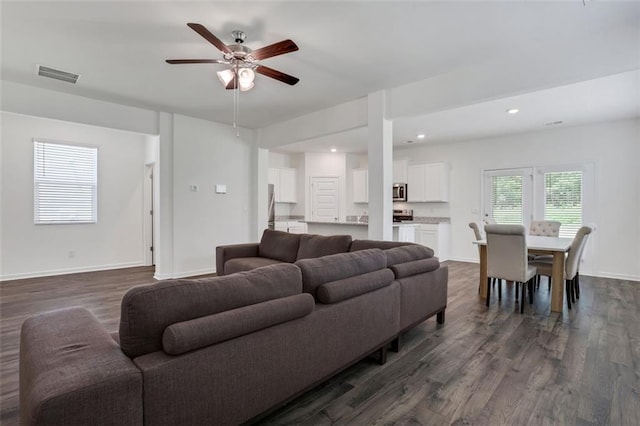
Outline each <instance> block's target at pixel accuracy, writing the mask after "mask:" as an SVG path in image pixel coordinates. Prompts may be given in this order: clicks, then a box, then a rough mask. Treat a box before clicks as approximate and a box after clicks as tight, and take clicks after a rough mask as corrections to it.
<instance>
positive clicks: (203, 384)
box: [20, 230, 448, 425]
mask: <svg viewBox="0 0 640 426" xmlns="http://www.w3.org/2000/svg"><path fill="white" fill-rule="evenodd" d="M292 235H295V234H287V235H283V233H279V232H277V231H269V230H268V231H265V234H264V235H263V238H262V240H261V242H260V243H259V244H253V245H249V244H244V245H234V246H225V247H219V248H218V250H217V255H218V256H219V257H218V259H217V263H218V270H219V272H220V274H221V275H222V276H218V277H211V278H203V279H179V280H167V281H161V282H158V283H155V284H151V285H146V286H139V287H135V288H132V289H130V290H129V291H128V292H127V293H126V294H125V295H124V297H123V299H122V304H121V309H122V311H121V319H120V328H119V332H118V333H113V334H110V333H108V332H107V331H106V330H104V329H103V327H102V326H101V325H100V323H99V322H98V320H97V319H96V318H95V317H94V316H93V315H92V314H91V313H90V312H88V311H87V310H85V309H83V308H71V309H66V310H60V311H54V312H49V313H44V314H41V315H38V316H35V317H32V318H30V319H28V320H27V321H25V323H24V324H23V327H22V334H21V346H20V414H21V423H22V424H23V425H74V424H92V425H134V424H135V425H142V424H146V425H200V424H216V425H226V424H239V423H243V422H247V421H251V420H252V419H256V418H257V417H259V416H261V415H263V414H264V413H266V412H269V411H270V410H272V409H274V408H275V407H278V406H280V405H282V404H284V403H285V402H287V401H289V400H291V399H292V398H294V397H296V396H298V395H300V394H301V393H303V392H305V391H306V390H308V389H311V388H312V387H314V386H316V385H317V384H319V383H321V382H323V381H324V380H326V379H327V378H329V377H331V376H332V375H334V374H336V373H337V372H338V371H340V370H342V369H344V368H346V367H348V366H350V365H352V364H353V363H355V362H357V361H358V360H360V359H362V358H364V357H366V356H368V355H370V354H372V353H375V352H378V354H379V359H380V361H381V362H384V360H385V356H386V348H387V346H388V345H389V344H390V343H391V344H392V345H393V346H395V347H396V349H397V346H398V342H399V336H400V334H401V333H402V332H403V331H405V330H407V329H408V328H411V327H412V326H414V325H415V324H417V323H420V322H422V321H424V320H425V319H427V318H428V317H430V316H433V315H437V316H438V322H440V323H442V322H443V321H444V311H445V308H446V303H447V280H448V271H447V268H446V266H441V265H440V264H439V262H438V260H437V258H434V257H433V251H431V250H430V249H428V248H426V247H423V246H418V245H402V246H399V245H398V244H396V243H389V242H376V241H364V240H363V241H359V240H356V241H351V238H350V237H345V236H341V237H340V238H337V237H320V236H310V235H304V234H303V235H295V238H297V242H295V241H293V239H292V238H291V236H292ZM283 239H284V240H286V241H284V242H283V241H282V240H283ZM303 241H304V244H303ZM347 241H348V242H347ZM286 243H288V244H289V245H287V244H286ZM256 246H257V247H256ZM294 246H295V250H294ZM285 248H286V250H285ZM286 251H289V254H288V255H282V254H283V253H284V252H286ZM294 252H295V258H294V257H292V256H291V253H294ZM274 253H275V255H276V256H277V257H276V258H272V257H268V256H267V255H269V256H273V255H274ZM314 254H315V255H317V256H314ZM261 255H263V256H264V257H263V256H261ZM264 259H267V260H264ZM272 261H273V262H272ZM220 262H222V264H221V263H220ZM241 269H245V270H241ZM236 270H238V272H235V271H236ZM223 274H228V275H223Z"/></svg>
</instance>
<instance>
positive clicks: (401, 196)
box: [393, 183, 407, 201]
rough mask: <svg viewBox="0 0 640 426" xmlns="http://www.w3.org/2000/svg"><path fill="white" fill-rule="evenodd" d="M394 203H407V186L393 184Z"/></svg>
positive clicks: (404, 184)
mask: <svg viewBox="0 0 640 426" xmlns="http://www.w3.org/2000/svg"><path fill="white" fill-rule="evenodd" d="M393 201H407V184H406V183H394V184H393Z"/></svg>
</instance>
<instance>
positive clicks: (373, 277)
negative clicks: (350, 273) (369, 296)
mask: <svg viewBox="0 0 640 426" xmlns="http://www.w3.org/2000/svg"><path fill="white" fill-rule="evenodd" d="M393 279H394V275H393V272H391V270H390V269H379V270H377V271H373V272H369V273H367V274H362V275H356V276H354V277H349V278H345V279H343V280H337V281H331V282H328V283H324V284H322V285H321V286H320V287H318V301H319V302H320V303H324V304H327V305H328V304H331V303H338V302H342V301H343V300H347V299H351V298H352V297H356V296H360V295H361V294H365V293H369V292H371V291H375V290H378V289H380V288H383V287H386V286H388V285H389V284H391V282H392V281H393Z"/></svg>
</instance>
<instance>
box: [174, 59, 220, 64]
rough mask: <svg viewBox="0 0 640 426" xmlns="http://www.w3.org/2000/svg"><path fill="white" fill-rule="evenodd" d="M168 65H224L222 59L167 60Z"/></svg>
mask: <svg viewBox="0 0 640 426" xmlns="http://www.w3.org/2000/svg"><path fill="white" fill-rule="evenodd" d="M167 63H168V64H226V63H228V62H226V61H223V60H222V59H167Z"/></svg>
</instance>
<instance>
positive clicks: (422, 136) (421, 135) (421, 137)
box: [418, 133, 426, 139]
mask: <svg viewBox="0 0 640 426" xmlns="http://www.w3.org/2000/svg"><path fill="white" fill-rule="evenodd" d="M425 136H426V135H425V134H424V133H420V134H419V135H418V139H424V137H425Z"/></svg>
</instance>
